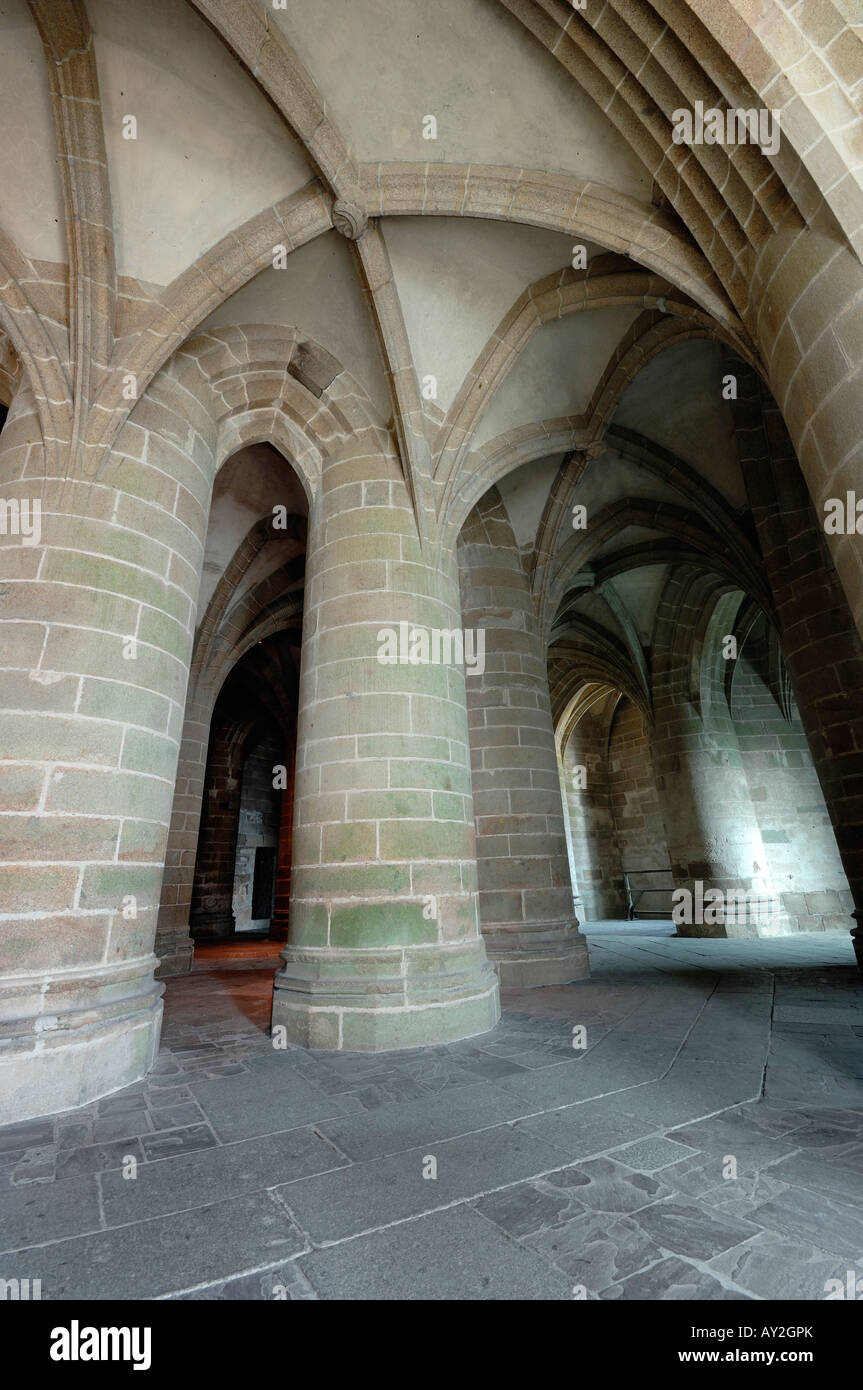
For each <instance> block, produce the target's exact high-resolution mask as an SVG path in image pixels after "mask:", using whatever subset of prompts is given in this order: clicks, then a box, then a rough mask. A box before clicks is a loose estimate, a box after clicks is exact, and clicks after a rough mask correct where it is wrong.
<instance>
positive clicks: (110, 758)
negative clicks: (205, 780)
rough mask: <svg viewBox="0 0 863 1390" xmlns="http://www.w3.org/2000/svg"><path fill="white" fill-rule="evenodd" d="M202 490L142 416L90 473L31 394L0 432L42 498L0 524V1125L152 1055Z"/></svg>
mask: <svg viewBox="0 0 863 1390" xmlns="http://www.w3.org/2000/svg"><path fill="white" fill-rule="evenodd" d="M143 405H144V403H143V402H141V403H139V407H141V414H140V418H141V419H142V420H143V419H144V418H145V417H146V411H145V409H143V408H142V407H143ZM167 413H168V412H167V411H165V412H161V411H157V410H156V409H155V408H153V409H151V413H150V420H151V421H155V420H156V419H158V420H162V419H164V418H165V415H166V414H167ZM177 424H178V426H179V428H178V429H177V432H176V437H177V438H181V439H183V440H184V441H187V440H188V439H189V438H190V435H191V431H190V428H189V426H188V423H186V422H183V421H177ZM199 442H200V441H199ZM59 454H60V451H59V450H58V455H59ZM208 490H209V475H208V474H207V473H206V471H205V469H204V468H202V467H201V466H200V464H197V463H193V461H192V459H191V458H190V456H189V454H188V453H187V452H186V451H185V450H184V449H181V448H180V447H179V445H177V444H174V443H172V442H171V441H170V440H169V439H168V438H167V437H165V436H162V435H160V434H159V433H158V432H157V430H156V429H152V428H144V426H143V424H140V425H135V424H127V425H126V426H125V428H124V430H123V432H122V434H121V435H120V437H119V440H118V444H117V448H116V450H115V451H114V452H113V453H112V454H111V455H110V456H109V457H108V458H105V459H102V460H101V462H100V466H99V469H98V472H97V473H95V474H94V475H93V476H86V475H85V472H84V465H83V464H82V463H81V462H80V461H79V460H76V459H72V458H70V457H69V456H68V454H66V455H61V456H60V457H59V459H58V462H57V463H56V464H52V463H50V462H49V461H48V460H47V459H46V457H45V454H44V452H43V448H42V444H41V435H40V431H39V426H38V422H37V419H36V416H35V414H34V413H33V412H32V410H31V409H30V408H29V402H28V400H27V399H26V398H24V397H22V398H21V399H20V400H16V402H15V404H14V406H13V409H12V411H11V412H10V415H9V419H8V421H7V424H6V427H5V429H4V431H3V435H2V438H0V494H2V496H3V498H4V499H5V500H7V501H10V502H11V501H17V502H18V503H19V506H20V504H21V503H22V502H24V501H25V500H26V501H28V502H32V501H33V500H34V499H37V500H38V501H39V502H40V503H41V527H40V534H39V536H38V538H37V539H38V541H39V543H38V544H33V545H31V544H30V543H29V541H28V540H27V538H26V537H23V536H22V535H21V534H15V533H12V532H7V534H4V535H0V566H2V573H0V578H2V595H3V596H2V602H0V663H2V668H3V669H2V670H1V671H0V707H2V712H0V726H2V730H3V735H2V741H3V762H2V766H0V846H2V850H0V855H2V861H0V915H2V918H3V920H2V927H0V1124H2V1123H5V1122H8V1121H11V1120H21V1119H25V1118H27V1117H29V1116H33V1115H42V1114H46V1113H50V1112H52V1111H56V1110H61V1109H65V1108H67V1107H72V1106H78V1105H82V1104H85V1103H86V1102H88V1101H89V1100H91V1099H93V1098H94V1097H96V1096H99V1095H104V1094H105V1093H106V1092H109V1091H112V1090H116V1089H118V1088H119V1087H122V1086H125V1085H128V1084H129V1083H130V1082H133V1081H135V1080H137V1079H138V1078H139V1077H141V1076H143V1075H144V1074H145V1073H146V1071H147V1070H148V1068H149V1066H150V1065H151V1064H152V1059H153V1056H154V1054H155V1050H156V1047H157V1044H158V1036H159V1022H160V1017H161V1009H162V1005H161V994H162V986H161V985H159V984H157V983H156V982H155V981H154V978H153V970H154V966H155V965H156V958H155V956H154V954H153V941H154V931H155V919H156V909H157V905H158V900H159V885H160V879H161V874H162V867H163V862H164V853H165V843H166V839H167V828H168V820H169V816H170V811H171V799H172V792H173V785H174V776H175V772H176V765H177V751H178V743H179V736H180V729H181V725H182V717H183V715H182V711H183V705H184V701H185V692H186V682H187V679H188V663H189V656H190V652H191V643H192V627H193V615H194V610H195V597H196V590H197V582H198V575H199V573H200V562H201V541H202V537H203V531H204V527H205V525H206V508H207V502H208Z"/></svg>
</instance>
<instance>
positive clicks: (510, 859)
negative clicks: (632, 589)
mask: <svg viewBox="0 0 863 1390" xmlns="http://www.w3.org/2000/svg"><path fill="white" fill-rule="evenodd" d="M460 566H461V574H462V617H463V622H464V626H465V629H470V630H471V631H474V632H478V631H482V632H483V633H484V662H483V663H482V666H483V669H482V670H480V669H479V664H478V669H477V671H476V673H475V674H468V676H467V702H468V712H469V717H470V741H471V764H472V769H473V795H474V811H475V815H476V828H477V872H478V878H479V890H480V893H479V903H480V917H481V920H482V931H483V936H484V938H485V943H486V949H487V950H488V954H489V959H490V960H491V961H492V962H493V963H494V966H495V968H496V970H497V972H498V974H499V976H500V982H501V985H503V986H505V987H514V988H523V987H526V986H532V985H560V984H567V983H569V982H570V981H572V980H579V979H582V978H583V977H584V976H585V975H587V974H589V971H590V966H589V961H588V955H587V943H586V941H585V939H584V937H583V936H582V935H581V934H580V932H579V930H578V922H577V920H576V918H575V912H574V908H573V891H572V880H571V878H570V872H569V858H568V854H567V847H566V829H565V825H564V818H563V805H562V802H561V792H560V773H559V770H558V760H557V749H556V747H555V742H554V725H553V722H552V717H551V703H550V698H549V691H548V674H547V669H546V658H545V652H544V650H543V645H542V643H541V641H540V639H539V635H538V633H537V630H536V619H535V615H534V610H533V602H532V599H531V594H530V588H529V585H528V582H527V578H526V576H525V574H524V570H523V568H522V565H521V561H520V559H519V555H518V549H517V547H516V543H515V537H514V536H513V532H512V528H511V526H510V524H509V521H508V519H507V516H506V511H505V509H504V506H503V503H502V501H501V499H500V497H499V494H498V493H497V490H496V489H493V490H492V492H491V493H490V494H488V495H487V496H486V497H485V498H484V499H483V502H482V503H480V504H479V506H477V507H475V508H474V510H473V512H472V513H471V515H470V516H469V517H468V520H467V521H466V522H465V525H464V527H463V529H462V535H461V542H460Z"/></svg>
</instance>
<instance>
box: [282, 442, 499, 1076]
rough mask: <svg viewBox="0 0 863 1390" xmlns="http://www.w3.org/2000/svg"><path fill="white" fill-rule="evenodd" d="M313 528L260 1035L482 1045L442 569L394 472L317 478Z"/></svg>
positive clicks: (481, 969) (460, 711) (380, 463)
mask: <svg viewBox="0 0 863 1390" xmlns="http://www.w3.org/2000/svg"><path fill="white" fill-rule="evenodd" d="M309 529H310V535H309V553H308V568H307V583H306V603H305V613H304V625H303V654H302V669H301V677H300V705H299V718H298V737H297V764H296V778H295V800H294V824H293V868H292V891H291V921H290V941H289V944H288V945H287V947H286V948H285V950H284V951H283V952H282V960H283V962H284V963H283V966H282V969H281V970H280V971H279V973H278V975H277V976H276V979H275V982H274V995H273V1015H272V1018H273V1026H274V1028H275V1027H280V1026H281V1027H284V1028H285V1030H286V1036H287V1038H288V1039H289V1040H290V1041H292V1042H296V1043H301V1044H305V1045H307V1046H310V1047H316V1048H324V1049H339V1048H345V1049H348V1050H356V1051H369V1052H374V1051H384V1050H387V1049H392V1048H402V1047H413V1046H416V1045H418V1044H426V1043H436V1042H446V1041H450V1040H453V1039H457V1038H465V1037H470V1036H472V1035H474V1034H478V1033H483V1032H485V1031H486V1030H488V1029H489V1028H491V1027H492V1026H493V1025H494V1023H495V1022H496V1021H497V1018H498V1014H499V1003H498V986H497V980H496V979H495V976H494V972H493V971H492V969H491V967H490V965H489V963H488V960H487V959H486V955H485V950H484V947H483V944H482V938H481V936H480V932H479V922H478V913H477V893H476V857H475V844H474V829H473V806H472V800H471V789H470V765H469V754H468V734H467V715H466V710H465V675H464V669H463V667H462V666H461V665H459V664H457V662H455V661H454V660H452V659H449V660H446V659H440V660H435V659H434V655H435V653H434V639H435V633H442V632H445V631H448V632H452V631H453V630H454V629H456V628H457V627H458V626H459V625H460V622H461V616H460V612H459V593H458V580H457V571H456V566H455V558H454V556H453V554H451V553H447V554H444V555H443V556H442V557H441V556H439V555H432V554H431V553H429V554H428V555H427V556H426V555H424V554H423V553H422V551H421V549H420V546H419V543H418V540H417V534H416V527H415V523H414V519H413V515H412V512H411V510H410V508H409V506H408V504H407V499H406V494H405V490H404V486H403V484H402V483H401V482H400V481H399V478H398V465H397V463H396V461H395V460H394V459H393V458H388V457H384V456H382V455H379V454H370V455H367V456H364V457H359V456H357V455H354V456H353V457H347V458H344V459H342V460H341V461H339V460H338V459H331V460H329V461H328V462H327V463H326V464H325V465H324V472H323V480H322V485H321V491H320V493H319V495H318V496H317V497H316V498H315V501H314V504H313V507H312V515H311V517H310V528H309ZM423 634H424V635H423ZM437 655H438V657H443V656H444V653H443V649H442V647H441V646H440V645H439V647H438V651H437ZM446 656H449V657H450V658H451V657H452V651H450V652H449V653H446ZM428 657H431V658H432V659H427V658H428Z"/></svg>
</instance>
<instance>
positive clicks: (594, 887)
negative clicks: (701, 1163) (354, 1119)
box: [0, 0, 863, 1124]
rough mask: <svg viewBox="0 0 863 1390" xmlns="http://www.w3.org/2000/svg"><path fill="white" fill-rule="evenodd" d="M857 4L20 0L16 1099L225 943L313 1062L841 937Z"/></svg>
mask: <svg viewBox="0 0 863 1390" xmlns="http://www.w3.org/2000/svg"><path fill="white" fill-rule="evenodd" d="M853 10H854V7H853V5H852V4H850V3H849V0H649V2H648V0H606V2H605V3H599V0H587V3H586V5H585V6H584V7H583V8H578V9H576V8H573V6H572V5H570V4H568V3H564V0H436V3H435V5H434V6H431V7H430V6H428V5H427V4H425V3H424V2H423V0H397V2H391V3H387V2H385V0H326V3H325V4H322V3H321V0H286V3H285V4H284V5H283V6H278V7H277V6H275V5H270V4H265V3H263V2H262V0H137V3H136V4H134V5H129V4H127V3H123V2H122V0H63V2H62V3H57V2H56V0H30V3H29V4H28V3H25V0H3V3H2V5H0V31H2V41H0V92H2V97H0V112H2V121H3V123H4V133H5V139H4V140H3V141H2V143H0V170H2V183H3V187H4V200H3V202H4V208H3V212H2V215H0V220H2V231H0V398H2V400H3V402H4V404H5V405H6V406H7V407H8V414H7V416H6V419H5V424H4V426H3V429H2V434H0V494H2V498H3V499H4V504H5V509H4V518H5V524H4V528H3V534H2V535H0V567H2V576H0V579H2V585H0V632H2V647H0V666H2V673H0V704H2V708H3V713H2V729H3V740H2V749H0V891H2V904H0V911H2V917H3V930H2V936H0V1123H3V1124H7V1123H11V1122H21V1121H25V1120H30V1119H32V1118H35V1117H40V1116H46V1115H52V1114H55V1113H56V1112H59V1111H63V1110H65V1109H69V1108H72V1107H76V1106H83V1105H86V1104H89V1103H91V1102H93V1101H96V1100H97V1099H98V1098H99V1097H103V1096H106V1095H107V1094H108V1093H110V1092H112V1091H116V1090H118V1089H120V1088H122V1087H126V1086H129V1085H131V1084H133V1083H136V1082H138V1081H140V1080H141V1079H142V1078H143V1077H145V1076H146V1075H147V1074H148V1072H149V1071H150V1069H151V1067H152V1065H153V1062H154V1059H155V1057H156V1054H157V1050H158V1045H159V1036H160V1024H161V1018H162V1011H163V994H164V992H165V989H166V982H167V989H168V991H169V995H170V991H171V989H172V988H182V987H185V986H182V984H181V983H180V982H181V981H182V980H183V979H184V978H185V979H187V980H188V985H189V988H191V985H192V983H194V980H195V973H194V972H195V952H196V950H198V951H199V954H200V959H199V961H198V967H200V965H201V964H202V963H204V962H207V961H209V962H212V961H213V960H217V959H218V953H219V951H230V950H231V949H232V948H234V947H236V945H237V943H242V942H244V941H245V942H248V943H258V945H259V948H260V949H261V950H262V951H264V950H266V949H269V950H270V952H271V955H272V957H273V960H272V963H273V966H274V967H275V966H276V965H277V966H278V968H277V971H276V973H275V978H274V982H273V989H272V1005H271V1019H272V1023H273V1025H274V1026H275V1027H278V1028H279V1029H280V1030H281V1036H282V1037H283V1038H284V1039H285V1040H286V1041H287V1044H288V1045H289V1046H291V1047H296V1046H299V1047H301V1048H311V1049H315V1050H317V1051H319V1052H322V1053H333V1052H337V1051H344V1052H364V1053H378V1052H383V1053H390V1052H394V1051H397V1050H401V1049H410V1048H417V1047H423V1046H426V1045H438V1044H454V1043H458V1042H459V1041H460V1040H464V1039H470V1038H474V1037H477V1036H480V1035H484V1034H486V1033H488V1032H489V1031H490V1030H492V1029H494V1028H495V1026H496V1025H497V1023H498V1019H499V1017H500V994H501V989H504V990H507V989H518V990H521V991H534V990H535V991H536V992H537V996H539V995H541V994H542V987H561V986H567V985H570V984H572V983H573V982H579V981H587V980H589V979H590V969H591V966H590V958H589V950H588V943H589V938H590V928H591V926H592V925H594V924H601V923H602V922H618V923H620V922H625V920H626V919H627V916H628V913H629V912H630V910H634V911H635V912H636V914H637V915H640V917H641V919H642V920H649V919H650V918H656V919H663V920H664V921H665V922H666V923H667V924H669V929H670V917H671V910H672V902H675V903H678V902H680V901H683V900H685V899H687V896H688V899H689V900H690V901H692V902H693V903H694V904H695V908H694V910H693V911H692V912H691V913H689V914H688V915H687V914H684V916H683V917H682V918H681V919H680V920H679V921H678V926H677V934H678V936H681V937H686V936H690V937H714V938H721V940H720V941H719V942H718V943H711V949H712V948H713V946H714V945H715V946H717V948H718V947H721V946H725V945H726V944H727V945H728V946H729V949H731V946H732V945H733V943H732V942H731V938H740V939H741V940H742V941H745V942H754V941H758V940H759V939H761V938H768V937H769V938H777V939H779V938H782V939H788V938H794V937H796V936H800V937H801V939H802V938H803V937H805V938H806V940H807V942H808V941H810V939H811V938H812V937H813V935H816V934H817V935H818V936H819V937H823V939H824V940H825V941H829V942H831V943H837V942H838V943H841V945H842V950H843V951H844V952H845V956H844V957H843V959H845V960H846V964H850V963H852V962H853V955H852V953H851V950H850V946H849V938H848V933H849V932H850V933H852V938H851V939H852V940H853V942H854V945H855V946H856V947H857V950H858V956H859V958H860V959H861V963H863V939H861V938H863V932H861V927H860V926H859V925H858V924H859V923H860V922H861V921H863V917H861V913H863V698H861V691H863V645H861V634H863V535H861V534H858V528H857V526H856V525H855V520H856V510H855V506H856V492H855V489H856V490H857V491H859V493H860V496H861V499H863V265H861V256H863V112H861V99H863V47H861V38H862V37H863V31H861V26H860V24H859V22H858V23H854V22H853V13H852V12H853ZM322 11H325V12H326V22H323V19H322ZM858 18H859V17H858ZM696 101H703V102H704V103H705V106H706V107H712V106H717V105H718V106H720V107H722V108H724V107H726V106H729V107H740V108H758V107H767V108H769V109H770V110H773V111H776V112H779V113H780V116H781V132H782V138H781V141H780V143H779V148H778V150H777V151H776V152H775V153H773V154H768V153H762V151H761V149H760V148H759V147H758V146H756V145H754V144H748V145H745V144H741V145H736V146H726V145H707V144H704V145H700V146H699V145H693V146H692V147H689V146H685V145H678V144H675V143H674V141H673V139H672V120H671V118H672V113H673V111H674V110H675V109H677V108H680V107H687V108H689V107H691V106H692V104H693V103H694V102H696ZM837 498H838V499H841V500H842V503H843V506H845V505H846V502H847V507H848V510H849V513H850V521H849V524H847V525H845V526H844V527H842V528H838V527H829V526H825V515H826V512H827V511H828V510H829V504H830V500H831V499H837ZM36 500H38V502H39V504H40V507H41V512H40V513H39V519H40V525H39V526H38V528H37V530H36V532H35V533H31V534H30V535H28V534H26V532H25V530H24V524H23V523H24V517H25V515H26V514H27V507H28V506H30V507H31V508H33V507H35V502H36ZM861 510H863V506H861ZM30 515H31V519H32V515H33V512H32V510H31V513H30ZM16 517H18V518H20V521H21V525H20V526H18V525H14V524H12V523H13V521H14V519H15V518H16ZM861 526H863V523H861ZM418 633H419V634H420V635H422V634H426V635H427V634H432V635H435V634H438V635H440V634H443V637H444V638H446V639H447V641H448V642H450V648H449V651H448V653H447V655H445V656H444V657H442V659H441V660H438V661H436V660H434V659H428V660H426V659H424V658H423V655H422V651H421V650H420V649H419V648H417V646H416V641H417V634H418ZM387 634H395V637H396V638H397V643H398V654H397V655H396V656H395V658H394V659H392V660H389V659H386V658H384V657H382V643H384V642H385V641H386V640H387ZM454 634H455V635H456V637H457V638H458V641H460V642H462V644H463V646H464V652H463V656H464V660H463V661H462V660H460V659H459V657H460V654H459V651H458V642H455V645H452V640H454V639H453V635H454ZM480 638H481V641H480V640H479V639H480ZM471 658H473V659H471ZM672 895H673V896H672ZM704 895H707V898H706V899H705V896H704ZM740 900H742V901H743V903H744V907H743V910H742V911H736V912H735V911H733V910H730V909H729V907H728V906H727V904H729V903H734V902H735V901H740ZM705 901H706V902H707V903H709V904H711V907H710V910H699V904H700V903H702V902H705ZM717 904H718V905H717ZM724 905H725V906H724ZM582 928H586V929H587V930H586V931H585V930H582ZM840 934H841V935H840ZM267 941H270V942H273V943H275V945H273V946H272V947H266V946H265V943H266V942H267ZM836 949H838V947H836ZM279 953H280V955H279ZM277 955H278V957H279V958H278V960H277V959H276V956H277ZM525 997H526V996H525V995H524V994H522V995H521V996H520V998H521V999H522V1000H523V999H524V998H525Z"/></svg>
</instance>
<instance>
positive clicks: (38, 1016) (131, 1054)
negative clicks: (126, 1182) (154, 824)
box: [0, 956, 164, 1125]
mask: <svg viewBox="0 0 863 1390" xmlns="http://www.w3.org/2000/svg"><path fill="white" fill-rule="evenodd" d="M157 963H158V962H157V960H156V957H155V956H148V957H146V958H145V959H144V960H135V961H123V962H121V963H120V964H118V965H111V966H105V967H95V968H92V969H90V970H89V971H88V973H87V974H86V975H81V974H76V973H74V972H72V971H64V972H62V973H59V974H57V975H53V976H52V975H38V976H36V975H30V976H19V977H11V978H7V979H5V980H3V981H0V1125H3V1124H12V1123H15V1122H17V1121H20V1120H30V1119H34V1118H36V1117H38V1116H40V1115H53V1114H55V1113H56V1112H57V1111H58V1110H71V1109H74V1108H75V1107H76V1106H79V1105H87V1104H88V1103H89V1102H90V1101H92V1100H97V1099H98V1098H99V1097H100V1096H105V1095H108V1094H110V1092H112V1091H117V1090H120V1089H121V1088H122V1087H124V1086H130V1085H131V1084H132V1082H134V1081H140V1080H141V1078H142V1077H144V1076H145V1075H146V1074H147V1072H148V1071H149V1070H150V1068H151V1067H152V1065H153V1062H154V1061H155V1057H156V1053H157V1051H158V1047H159V1029H160V1026H161V1019H162V993H163V991H164V985H162V984H159V983H158V982H157V981H156V980H154V978H153V969H154V967H155V966H156V965H157Z"/></svg>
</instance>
